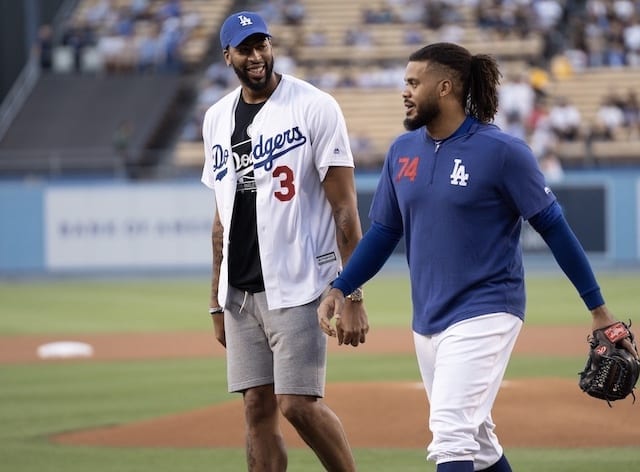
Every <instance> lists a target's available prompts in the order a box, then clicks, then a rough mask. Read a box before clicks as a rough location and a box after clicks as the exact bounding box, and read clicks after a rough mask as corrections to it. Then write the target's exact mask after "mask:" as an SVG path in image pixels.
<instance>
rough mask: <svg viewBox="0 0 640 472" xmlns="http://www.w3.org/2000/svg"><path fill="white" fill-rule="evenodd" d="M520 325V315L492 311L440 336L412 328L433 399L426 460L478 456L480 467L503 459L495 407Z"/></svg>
mask: <svg viewBox="0 0 640 472" xmlns="http://www.w3.org/2000/svg"><path fill="white" fill-rule="evenodd" d="M521 328H522V320H521V319H520V318H518V317H517V316H515V315H511V314H509V313H492V314H488V315H484V316H479V317H476V318H471V319H468V320H464V321H461V322H459V323H456V324H454V325H452V326H450V327H449V328H447V329H446V330H444V331H442V332H441V333H438V334H435V335H430V336H424V335H421V334H418V333H415V332H414V333H413V339H414V343H415V349H416V355H417V358H418V365H419V368H420V374H421V375H422V381H423V383H424V386H425V389H426V392H427V397H428V399H429V404H430V408H429V429H430V430H431V433H432V435H433V440H432V441H431V443H430V444H429V446H428V447H427V452H428V455H427V459H429V460H432V461H435V462H436V463H437V464H439V463H442V462H450V461H473V462H474V469H475V470H482V469H485V468H487V467H490V466H491V465H493V464H494V463H495V462H497V461H498V459H500V457H501V456H502V452H503V450H502V446H501V445H500V443H499V442H498V438H497V436H496V434H495V433H494V431H493V430H494V427H495V425H494V423H493V420H492V419H491V409H492V408H493V403H494V401H495V399H496V396H497V394H498V390H499V388H500V384H501V383H502V378H503V376H504V372H505V370H506V368H507V364H508V362H509V358H510V356H511V352H512V351H513V346H514V345H515V343H516V339H517V337H518V334H519V333H520V329H521Z"/></svg>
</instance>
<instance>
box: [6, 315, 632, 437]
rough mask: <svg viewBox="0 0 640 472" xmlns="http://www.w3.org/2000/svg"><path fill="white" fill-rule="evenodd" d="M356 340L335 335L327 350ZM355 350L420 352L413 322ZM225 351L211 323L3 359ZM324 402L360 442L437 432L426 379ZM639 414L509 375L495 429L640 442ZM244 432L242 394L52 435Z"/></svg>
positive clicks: (562, 333) (573, 338) (546, 347)
mask: <svg viewBox="0 0 640 472" xmlns="http://www.w3.org/2000/svg"><path fill="white" fill-rule="evenodd" d="M585 337H586V334H585V332H584V330H577V329H576V328H570V327H561V328H538V327H525V328H524V330H523V332H522V334H521V336H520V339H519V340H518V343H517V344H516V352H517V353H520V354H541V355H545V356H551V355H559V356H567V355H586V342H585ZM60 340H74V341H81V342H84V343H88V344H90V345H91V346H92V347H93V355H92V356H91V357H90V358H83V359H78V360H76V359H73V360H69V359H48V360H43V359H40V358H38V356H37V348H38V346H40V345H42V344H44V343H49V342H54V341H60ZM351 349H354V348H352V347H345V346H341V347H338V346H336V345H334V342H332V343H331V344H330V352H336V351H345V350H347V351H348V350H351ZM357 350H358V351H362V352H368V353H404V352H410V353H413V342H412V339H411V333H410V332H409V330H408V329H380V330H373V331H372V332H371V333H370V336H369V338H368V341H367V343H366V344H364V345H362V346H360V347H358V348H357ZM222 355H224V350H223V349H222V348H221V347H220V346H218V345H216V344H215V342H213V336H212V335H209V334H208V333H173V334H165V333H162V334H123V335H89V336H70V337H53V336H36V337H31V336H30V337H6V338H0V363H5V364H6V363H32V362H91V361H92V360H125V359H162V358H175V357H202V356H205V357H206V356H222ZM576 379H577V378H576ZM326 402H327V403H328V404H329V405H330V406H331V407H332V408H333V409H334V410H335V411H336V413H337V414H338V415H339V416H340V418H341V419H342V421H343V423H344V426H345V429H346V430H347V434H348V435H349V439H350V442H351V444H352V446H354V447H369V448H382V447H388V448H423V447H424V446H425V445H426V444H427V443H428V442H429V440H430V434H429V431H428V427H427V423H428V411H427V401H426V397H425V393H424V390H423V388H422V385H421V384H419V383H407V382H400V383H392V382H381V383H357V384H355V383H335V384H329V385H328V386H327V396H326ZM639 418H640V412H639V410H638V406H637V405H633V404H632V402H631V400H625V401H622V402H616V403H615V404H614V408H609V407H608V406H607V405H606V403H604V402H601V401H597V400H594V399H591V398H589V397H587V396H586V395H585V394H583V393H582V392H580V390H579V389H578V387H577V384H576V381H575V380H573V381H572V380H567V379H556V378H547V379H535V380H534V379H519V380H513V381H506V382H505V383H504V384H503V386H502V388H501V390H500V393H499V395H498V400H497V402H496V406H495V409H494V419H495V421H496V424H497V425H498V427H497V432H498V434H499V435H500V437H501V439H502V442H503V443H504V444H505V446H508V447H518V446H521V447H547V446H553V447H607V446H638V445H640V429H639V428H638V427H637V424H638V419H639ZM220 425H224V427H223V428H221V427H220ZM602 431H606V435H605V434H601V432H602ZM283 432H284V435H285V440H286V442H287V444H288V445H289V446H290V447H304V444H303V443H302V441H301V440H300V439H299V438H298V436H297V435H296V434H295V432H294V431H293V430H292V428H291V427H290V426H289V425H288V424H286V422H283ZM243 437H244V432H243V418H242V405H241V401H240V400H239V399H237V400H233V401H230V402H226V403H223V404H219V405H215V406H212V407H209V408H205V409H200V410H196V411H190V412H186V413H181V414H174V415H169V416H164V417H160V418H156V419H153V420H147V421H141V422H135V423H129V424H122V425H114V426H111V427H108V428H98V429H93V430H83V431H74V432H68V433H64V434H60V435H57V436H55V437H52V438H51V441H52V442H55V443H60V444H75V445H101V446H117V447H242V446H243Z"/></svg>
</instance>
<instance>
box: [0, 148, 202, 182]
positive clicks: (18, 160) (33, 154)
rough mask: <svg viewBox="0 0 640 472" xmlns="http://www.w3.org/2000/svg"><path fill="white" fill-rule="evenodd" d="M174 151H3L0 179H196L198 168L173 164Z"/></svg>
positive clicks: (89, 149)
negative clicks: (131, 153)
mask: <svg viewBox="0 0 640 472" xmlns="http://www.w3.org/2000/svg"><path fill="white" fill-rule="evenodd" d="M172 157H173V151H171V150H166V149H153V150H143V151H141V152H139V153H138V154H137V155H136V160H135V161H134V160H132V159H127V157H126V156H125V155H123V154H119V153H118V152H116V151H115V150H114V149H112V148H108V147H103V148H97V147H96V148H86V149H80V148H75V149H42V150H31V149H30V150H19V149H16V150H7V149H0V179H2V178H10V179H13V178H31V177H33V178H44V179H56V178H67V177H74V176H77V177H88V176H93V177H104V178H116V179H123V178H124V179H154V180H162V179H171V178H176V177H183V176H185V175H189V176H194V177H195V176H197V175H196V174H198V173H199V172H200V170H199V169H197V170H194V169H185V168H182V167H180V166H177V165H176V164H175V163H174V162H173V161H174V160H173V158H172Z"/></svg>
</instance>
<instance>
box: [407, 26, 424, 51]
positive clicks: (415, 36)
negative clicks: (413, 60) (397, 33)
mask: <svg viewBox="0 0 640 472" xmlns="http://www.w3.org/2000/svg"><path fill="white" fill-rule="evenodd" d="M402 41H403V42H404V44H406V45H408V46H417V45H419V44H424V43H425V40H424V35H423V34H422V29H421V28H417V27H415V26H409V27H407V28H406V29H405V30H404V33H403V34H402Z"/></svg>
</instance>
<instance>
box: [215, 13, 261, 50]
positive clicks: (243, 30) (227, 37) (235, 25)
mask: <svg viewBox="0 0 640 472" xmlns="http://www.w3.org/2000/svg"><path fill="white" fill-rule="evenodd" d="M252 34H264V35H265V36H269V37H271V34H270V33H269V29H268V28H267V24H266V23H265V21H264V20H263V19H262V17H261V16H260V15H258V14H257V13H254V12H250V11H241V12H238V13H234V14H233V15H230V16H229V17H228V18H227V19H226V20H224V23H223V24H222V28H221V29H220V44H221V45H222V49H226V48H227V47H228V46H232V47H234V48H235V47H238V45H239V44H240V43H241V42H242V41H244V40H245V39H247V38H248V37H249V36H251V35H252Z"/></svg>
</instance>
